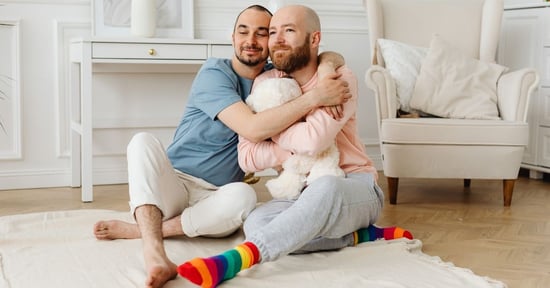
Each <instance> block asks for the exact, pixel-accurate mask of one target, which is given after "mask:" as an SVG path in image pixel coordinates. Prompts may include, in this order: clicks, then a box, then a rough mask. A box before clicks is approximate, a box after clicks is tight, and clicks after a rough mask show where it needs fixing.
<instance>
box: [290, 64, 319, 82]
mask: <svg viewBox="0 0 550 288" xmlns="http://www.w3.org/2000/svg"><path fill="white" fill-rule="evenodd" d="M315 73H317V60H315V61H310V63H309V64H308V65H307V66H305V67H303V68H301V69H299V70H296V71H294V72H292V73H290V74H289V75H290V76H291V77H292V78H294V80H296V81H297V82H298V84H300V86H303V85H305V84H306V83H307V82H309V80H311V78H312V77H313V76H314V75H315Z"/></svg>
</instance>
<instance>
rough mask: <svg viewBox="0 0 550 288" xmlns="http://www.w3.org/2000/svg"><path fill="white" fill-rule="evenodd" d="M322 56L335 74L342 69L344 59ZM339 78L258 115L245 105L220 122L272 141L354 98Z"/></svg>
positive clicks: (331, 76)
mask: <svg viewBox="0 0 550 288" xmlns="http://www.w3.org/2000/svg"><path fill="white" fill-rule="evenodd" d="M325 53H327V54H325ZM322 54H325V55H324V56H323V57H322V58H320V59H323V60H322V61H323V62H324V61H325V60H326V61H327V65H333V68H332V70H336V68H337V67H339V66H341V64H342V63H341V62H342V61H343V58H342V57H341V55H339V54H337V53H334V52H324V53H322ZM331 54H333V55H331ZM340 58H341V59H340ZM323 65H324V64H323ZM336 65H338V66H336ZM338 77H340V75H339V74H337V73H336V72H332V73H329V74H328V75H327V76H326V77H324V78H323V79H319V83H318V84H317V87H316V88H315V89H312V90H311V91H309V92H307V93H305V94H304V95H302V96H300V97H298V98H296V99H295V100H293V101H290V102H288V103H285V104H283V105H281V106H278V107H275V108H272V109H268V110H265V111H262V112H260V113H254V112H252V110H250V108H249V107H248V105H246V104H245V103H244V102H242V101H241V102H237V103H235V104H232V105H230V106H228V107H227V108H225V109H224V110H222V111H221V112H220V113H219V114H218V118H219V119H220V120H221V121H222V122H223V123H224V124H225V125H227V126H228V127H229V128H230V129H231V130H233V131H235V132H236V133H237V134H239V135H241V136H243V137H245V138H247V139H249V140H250V141H253V142H259V141H262V140H265V139H268V138H270V137H272V136H274V135H276V134H278V133H279V132H281V131H283V130H284V129H286V128H287V127H289V126H290V125H292V123H294V122H296V121H298V120H299V119H300V118H302V117H303V116H304V115H306V114H307V113H308V112H309V111H311V110H312V109H315V108H317V107H321V106H333V105H339V104H342V103H345V102H346V101H347V100H348V99H349V98H351V94H350V93H349V89H348V83H347V82H346V81H343V80H339V79H338Z"/></svg>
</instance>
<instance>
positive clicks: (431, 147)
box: [365, 0, 538, 206]
mask: <svg viewBox="0 0 550 288" xmlns="http://www.w3.org/2000/svg"><path fill="white" fill-rule="evenodd" d="M366 8H367V15H368V25H369V35H370V46H371V60H372V66H371V68H369V70H368V71H367V72H366V75H365V81H366V83H367V86H368V87H369V88H370V89H372V90H373V91H374V93H375V96H376V104H377V105H376V106H377V107H376V108H377V116H378V128H379V137H380V144H381V152H382V162H383V170H384V175H385V176H386V177H387V179H388V190H389V196H390V203H391V204H396V203H397V190H398V182H399V178H447V179H464V182H463V183H464V186H465V187H468V186H469V185H470V180H471V179H499V180H503V196H504V206H510V205H511V202H512V193H513V189H514V183H515V180H516V179H517V177H518V173H519V169H520V165H521V160H522V156H523V151H524V149H525V147H526V145H527V143H528V133H529V131H528V126H527V122H526V119H527V108H528V102H529V98H530V95H531V93H532V92H533V91H534V89H536V87H537V84H538V75H537V73H536V71H535V70H534V69H522V70H518V71H514V72H509V73H506V71H504V72H503V73H502V74H500V73H499V77H497V78H494V79H495V82H496V81H497V80H498V82H496V84H495V85H494V86H496V87H495V88H494V92H495V93H496V96H495V97H494V102H496V103H494V106H495V110H494V111H495V116H496V118H495V117H489V116H488V117H485V118H487V119H485V118H484V117H477V116H476V115H477V114H476V115H474V117H468V115H466V116H464V117H454V116H453V117H446V116H440V115H438V116H440V117H419V118H409V117H400V116H399V115H401V113H399V112H398V111H399V110H400V108H401V107H404V106H403V103H400V101H401V102H402V101H403V99H400V98H399V97H398V96H399V95H398V90H399V89H398V87H399V85H400V84H399V83H398V82H397V81H396V79H395V78H394V76H393V75H395V74H392V71H390V69H388V67H386V63H385V59H384V57H383V52H384V51H383V50H382V49H381V47H380V45H379V43H380V42H379V41H378V39H389V40H393V41H397V42H396V43H404V44H406V45H411V47H425V50H424V51H425V52H423V53H427V55H426V56H425V57H426V58H424V59H423V60H422V61H423V62H422V68H420V69H421V70H419V71H420V72H419V75H417V77H418V78H416V81H417V82H416V86H415V87H414V89H415V90H414V93H413V96H412V98H419V97H420V96H421V95H419V93H422V92H423V91H430V92H434V91H435V92H437V93H439V95H447V94H452V92H450V91H449V87H450V88H451V89H450V90H459V92H464V91H468V89H466V88H464V87H463V86H456V85H455V86H453V83H451V84H449V83H447V84H444V83H443V82H444V81H447V79H448V78H452V77H453V75H451V74H452V73H454V72H453V71H454V70H453V69H454V68H453V67H451V69H447V70H443V71H447V72H449V71H451V72H452V73H449V74H444V75H443V77H442V78H441V81H432V82H434V83H430V82H427V84H426V83H424V86H426V85H428V86H430V84H433V85H434V86H436V87H435V88H433V89H432V90H430V89H427V90H426V89H420V88H421V87H418V86H420V84H419V82H420V81H421V76H420V74H422V73H423V72H426V70H422V69H425V65H427V64H426V61H427V58H428V57H432V56H433V53H435V52H433V49H434V45H435V44H434V41H435V40H434V35H438V36H437V37H440V38H442V39H444V40H445V43H447V44H448V46H443V47H452V48H453V49H454V50H457V51H460V53H462V55H464V57H468V58H470V59H476V60H473V61H476V63H480V65H486V66H483V67H492V68H495V67H497V68H495V69H498V66H499V65H496V64H494V62H495V58H496V57H495V56H496V55H495V54H496V50H497V45H498V39H499V34H500V24H501V18H502V13H503V3H502V0H407V1H403V0H366ZM428 47H429V49H428ZM443 50H444V49H443ZM443 50H442V51H443ZM443 52H445V51H443ZM434 57H435V56H434ZM432 58H433V57H432ZM432 58H431V59H432ZM435 59H438V58H435ZM386 60H388V59H386ZM405 60H407V59H405ZM409 60H410V59H409ZM432 60H434V59H432ZM462 63H463V61H462V62H460V64H462ZM398 64H399V63H398ZM436 64H437V63H436ZM476 65H477V64H476ZM400 67H401V68H404V67H403V65H401V66H400V65H397V69H400ZM447 68H449V67H447ZM492 68H491V69H492ZM438 71H439V70H438ZM394 72H395V71H394ZM440 72H441V71H440ZM447 76H448V77H447ZM422 77H423V76H422ZM422 79H423V80H424V81H426V79H434V78H422ZM435 79H437V77H436V78H435ZM471 81H477V80H475V79H474V80H471ZM447 82H448V81H447ZM474 84H475V83H474ZM461 85H465V84H464V83H462V84H461ZM466 85H468V83H467V84H466ZM424 88H425V87H424ZM432 94H433V93H432ZM426 97H428V98H429V97H434V96H433V95H431V94H430V95H427V96H426ZM468 97H470V98H471V99H477V98H476V97H478V95H468ZM440 99H442V98H439V100H437V99H436V100H437V101H440V102H441V100H440ZM488 99H489V98H488ZM476 101H477V100H476ZM413 102H415V101H414V100H413V99H411V107H412V104H413ZM417 102H418V101H417ZM432 102H436V101H432V100H428V101H427V102H425V103H428V104H433V103H432ZM455 102H456V101H455ZM455 102H452V103H455ZM474 103H475V102H474ZM417 104H418V103H417ZM448 104H449V105H454V104H451V103H448ZM465 107H468V108H476V107H480V106H478V105H477V104H475V105H466V106H465ZM413 108H414V107H413ZM447 109H450V110H453V109H455V108H454V107H451V106H450V107H447ZM420 111H422V109H420ZM423 112H426V111H423ZM428 113H429V111H428ZM430 114H432V113H430ZM436 115H437V114H436Z"/></svg>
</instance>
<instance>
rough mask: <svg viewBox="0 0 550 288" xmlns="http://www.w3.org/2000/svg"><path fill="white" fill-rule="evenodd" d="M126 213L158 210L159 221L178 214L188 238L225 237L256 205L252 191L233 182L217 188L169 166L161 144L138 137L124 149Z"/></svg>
mask: <svg viewBox="0 0 550 288" xmlns="http://www.w3.org/2000/svg"><path fill="white" fill-rule="evenodd" d="M127 157H128V186H129V192H130V212H131V213H132V215H134V212H135V209H136V208H137V207H139V206H142V205H154V206H156V207H158V208H159V209H160V211H161V212H162V216H163V221H164V220H168V219H171V218H174V217H176V216H178V215H180V214H181V225H182V229H183V232H184V233H185V235H186V236H189V237H196V236H201V235H202V236H210V237H223V236H227V235H229V234H231V233H233V232H235V231H236V230H237V229H239V227H240V226H241V225H242V223H243V222H244V220H245V219H246V217H247V216H248V214H249V213H250V212H251V211H252V209H254V207H255V205H256V193H255V191H254V189H253V188H252V187H251V186H250V185H248V184H246V183H244V182H235V183H229V184H226V185H223V186H221V187H217V186H215V185H212V184H210V183H208V182H206V181H204V180H203V179H200V178H197V177H193V176H191V175H188V174H185V173H182V172H180V171H178V170H176V169H174V168H173V167H172V164H171V163H170V160H169V159H168V157H167V155H166V151H165V149H164V147H163V146H162V144H161V143H160V141H159V140H158V139H157V138H155V137H154V136H153V135H151V134H149V133H138V134H136V135H135V136H134V137H133V138H132V140H131V141H130V143H129V144H128V149H127Z"/></svg>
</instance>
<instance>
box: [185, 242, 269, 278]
mask: <svg viewBox="0 0 550 288" xmlns="http://www.w3.org/2000/svg"><path fill="white" fill-rule="evenodd" d="M258 262H260V251H259V250H258V247H256V245H254V244H252V242H244V243H243V244H240V245H238V246H237V247H235V248H234V249H231V250H228V251H225V252H224V253H222V254H220V255H217V256H213V257H210V258H195V259H193V260H191V261H188V262H185V263H183V264H181V265H180V266H178V273H179V274H180V275H181V276H182V277H184V278H187V280H189V281H191V282H193V283H195V284H197V285H200V286H201V287H216V286H217V285H218V284H220V283H221V282H223V281H225V280H228V279H231V278H233V277H235V275H237V273H239V271H241V270H244V269H247V268H250V267H251V266H252V265H254V264H256V263H258Z"/></svg>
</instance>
